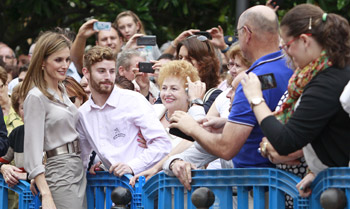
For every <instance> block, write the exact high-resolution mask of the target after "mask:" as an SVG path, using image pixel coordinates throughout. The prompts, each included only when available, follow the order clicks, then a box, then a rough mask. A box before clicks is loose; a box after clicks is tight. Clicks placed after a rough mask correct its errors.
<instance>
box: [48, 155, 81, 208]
mask: <svg viewBox="0 0 350 209" xmlns="http://www.w3.org/2000/svg"><path fill="white" fill-rule="evenodd" d="M85 173H86V172H85V171H84V167H83V163H82V161H81V159H80V156H79V155H77V154H75V153H72V154H63V155H58V156H54V157H51V158H48V159H47V163H46V166H45V178H46V181H47V184H48V185H49V188H50V191H51V194H52V197H53V200H54V202H55V205H56V208H57V209H66V208H74V209H86V208H87V205H86V197H85V194H86V183H87V181H86V176H85Z"/></svg>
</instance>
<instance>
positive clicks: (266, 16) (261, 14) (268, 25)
mask: <svg viewBox="0 0 350 209" xmlns="http://www.w3.org/2000/svg"><path fill="white" fill-rule="evenodd" d="M243 25H248V26H249V27H250V29H251V30H252V31H253V33H254V32H255V34H256V35H257V36H258V37H259V38H266V35H268V34H270V35H276V36H278V33H279V31H278V29H279V28H278V19H277V15H276V14H275V11H273V10H272V9H271V8H269V7H267V6H261V5H259V6H254V7H251V8H249V9H247V10H246V11H245V12H243V13H242V15H241V16H240V18H239V21H238V26H239V27H242V26H243Z"/></svg>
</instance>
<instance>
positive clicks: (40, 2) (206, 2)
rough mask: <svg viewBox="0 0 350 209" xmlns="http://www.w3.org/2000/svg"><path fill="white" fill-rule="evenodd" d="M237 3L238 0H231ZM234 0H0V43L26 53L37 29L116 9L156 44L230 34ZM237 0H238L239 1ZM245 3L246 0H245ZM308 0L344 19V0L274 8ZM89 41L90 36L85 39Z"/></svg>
mask: <svg viewBox="0 0 350 209" xmlns="http://www.w3.org/2000/svg"><path fill="white" fill-rule="evenodd" d="M236 1H238V0H236ZM236 1H227V0H191V1H187V0H119V1H110V0H1V1H0V27H1V31H2V32H1V33H0V41H2V42H5V43H7V44H9V45H10V46H11V47H12V48H16V47H17V46H19V48H20V52H21V53H22V52H24V53H26V52H27V51H28V48H29V44H28V40H30V39H31V40H33V41H34V39H35V38H36V37H37V35H38V34H39V32H40V31H45V30H48V29H53V28H54V27H56V26H60V27H63V28H70V29H71V30H72V31H75V32H77V31H78V29H79V27H80V26H81V25H82V24H83V23H84V22H85V21H86V20H87V19H89V18H96V19H99V20H101V21H110V22H113V21H114V20H115V17H116V16H117V14H118V13H120V12H122V11H125V10H132V11H133V12H135V13H136V14H137V15H138V16H139V17H140V19H141V20H142V21H143V23H144V26H145V28H146V32H147V33H148V34H154V35H157V41H158V44H159V45H161V44H162V43H164V42H166V41H167V40H172V39H173V38H175V37H176V36H177V35H178V34H180V33H181V32H182V31H184V30H187V29H190V28H197V29H200V30H207V29H210V28H212V27H217V26H218V25H221V26H222V27H223V29H224V31H225V34H231V35H233V34H234V31H235V28H236V26H235V23H236V3H237V2H236ZM242 1H243V0H242ZM246 1H248V0H246ZM265 2H266V1H265V0H249V6H254V5H257V4H265ZM306 2H307V3H314V4H317V5H319V6H320V7H321V8H322V9H324V10H325V11H326V12H328V13H331V12H334V13H338V14H340V15H342V16H344V17H345V18H347V19H349V17H350V10H349V7H350V0H337V2H336V3H335V1H334V0H295V1H291V0H285V1H284V5H283V7H282V8H281V9H280V10H279V11H278V12H277V13H278V16H279V18H282V17H283V15H284V14H285V13H286V12H287V11H288V10H289V9H290V8H292V7H293V6H295V5H297V4H302V3H306ZM89 42H90V44H93V43H94V40H93V38H91V40H89Z"/></svg>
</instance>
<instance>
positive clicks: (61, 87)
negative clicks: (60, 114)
mask: <svg viewBox="0 0 350 209" xmlns="http://www.w3.org/2000/svg"><path fill="white" fill-rule="evenodd" d="M58 89H59V90H60V91H61V92H62V98H63V101H61V99H60V97H59V96H58V94H57V92H56V91H54V90H53V89H51V88H47V92H48V93H49V94H51V95H52V96H53V97H54V99H55V101H56V102H58V103H61V104H64V105H66V106H69V98H68V95H67V94H66V89H65V87H64V85H63V84H58Z"/></svg>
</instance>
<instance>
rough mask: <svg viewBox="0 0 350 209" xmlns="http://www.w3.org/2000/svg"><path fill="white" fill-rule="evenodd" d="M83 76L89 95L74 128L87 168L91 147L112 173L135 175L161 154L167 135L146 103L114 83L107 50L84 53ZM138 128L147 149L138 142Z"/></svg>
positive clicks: (166, 145) (112, 58) (168, 146)
mask: <svg viewBox="0 0 350 209" xmlns="http://www.w3.org/2000/svg"><path fill="white" fill-rule="evenodd" d="M83 73H84V76H85V77H86V78H87V80H88V81H89V86H90V90H91V96H90V98H89V100H88V101H87V102H86V103H85V104H83V105H82V106H81V107H80V109H79V112H80V116H79V117H80V118H79V122H78V125H77V130H78V132H79V134H80V146H81V151H82V152H81V157H82V160H83V163H84V166H85V167H87V163H88V158H89V155H90V153H91V151H92V150H94V151H95V152H96V153H97V155H98V156H99V158H100V159H101V161H102V163H103V164H104V166H105V167H107V168H108V169H109V171H110V172H111V173H113V174H114V175H116V176H119V177H120V176H122V175H124V174H126V173H130V174H137V173H140V172H142V171H144V170H146V169H148V168H150V167H152V166H153V165H154V164H155V163H157V162H158V161H159V160H161V159H162V158H163V157H164V156H165V155H167V154H168V153H169V151H170V149H171V143H170V141H169V139H168V136H167V134H166V132H165V130H164V128H163V126H162V125H161V123H160V121H159V120H158V118H157V117H156V115H155V113H154V110H153V108H152V106H151V105H150V104H149V102H148V101H147V100H146V99H145V97H143V96H142V95H141V94H139V93H137V92H134V91H129V90H124V89H119V88H117V87H115V85H114V83H115V76H116V62H115V56H114V55H113V52H112V50H111V49H109V48H107V47H99V46H95V47H93V48H92V49H90V50H89V51H88V52H87V53H86V54H85V55H84V68H83ZM139 132H141V134H142V135H143V137H144V139H145V140H146V142H147V146H148V148H146V149H145V148H142V147H140V146H139V144H138V141H137V139H138V138H139V137H138V133H139Z"/></svg>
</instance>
